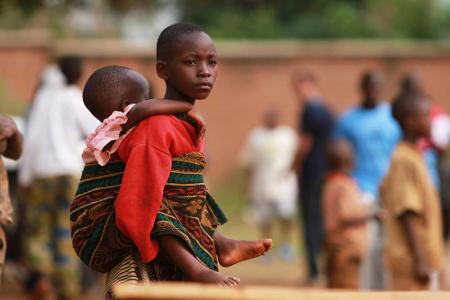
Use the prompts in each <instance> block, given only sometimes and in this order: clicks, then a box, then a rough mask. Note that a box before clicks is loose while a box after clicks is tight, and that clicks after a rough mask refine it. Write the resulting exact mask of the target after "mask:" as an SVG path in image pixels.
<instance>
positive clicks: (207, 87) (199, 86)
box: [195, 83, 212, 90]
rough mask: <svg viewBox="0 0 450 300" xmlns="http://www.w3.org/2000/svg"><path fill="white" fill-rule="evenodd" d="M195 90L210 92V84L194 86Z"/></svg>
mask: <svg viewBox="0 0 450 300" xmlns="http://www.w3.org/2000/svg"><path fill="white" fill-rule="evenodd" d="M195 87H196V88H198V89H201V90H210V89H212V84H210V83H199V84H196V85H195Z"/></svg>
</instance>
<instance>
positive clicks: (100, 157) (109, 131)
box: [82, 104, 135, 166]
mask: <svg viewBox="0 0 450 300" xmlns="http://www.w3.org/2000/svg"><path fill="white" fill-rule="evenodd" d="M134 105H135V104H130V105H128V106H127V107H126V108H125V110H124V111H123V112H121V111H115V112H113V113H112V114H111V116H109V117H108V118H106V119H105V120H103V122H102V124H100V125H99V126H98V127H97V128H96V129H95V131H94V132H93V133H91V134H90V135H89V136H88V138H87V139H86V148H85V149H84V150H83V154H82V158H83V161H84V163H92V162H94V161H97V163H98V164H99V165H101V166H104V165H106V163H107V162H108V161H109V159H110V158H111V155H112V154H113V153H114V152H116V151H117V149H118V148H119V146H120V143H121V142H122V140H123V139H124V138H125V137H126V136H127V135H128V134H129V133H130V132H131V131H132V129H133V128H131V129H130V130H128V131H127V132H126V133H125V134H123V135H122V136H121V135H120V132H121V131H122V125H123V124H125V123H126V122H127V121H128V118H127V113H128V112H129V111H130V110H131V108H133V106H134ZM112 141H114V143H113V144H112V146H111V147H110V148H109V149H104V148H105V147H106V145H108V144H109V143H110V142H112Z"/></svg>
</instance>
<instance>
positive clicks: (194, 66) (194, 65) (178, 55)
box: [158, 32, 218, 102]
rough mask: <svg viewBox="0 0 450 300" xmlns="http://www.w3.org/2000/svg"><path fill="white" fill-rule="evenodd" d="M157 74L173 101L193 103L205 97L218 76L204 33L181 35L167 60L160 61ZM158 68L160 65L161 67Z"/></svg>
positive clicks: (210, 42) (210, 48)
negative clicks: (163, 81)
mask: <svg viewBox="0 0 450 300" xmlns="http://www.w3.org/2000/svg"><path fill="white" fill-rule="evenodd" d="M159 63H160V64H163V65H162V68H161V67H159V68H158V75H159V76H160V77H161V78H163V79H164V80H165V81H166V84H167V89H168V92H170V94H171V96H172V97H175V98H178V99H175V100H183V101H189V102H192V101H194V100H201V99H205V98H207V97H208V95H209V93H210V92H211V90H212V88H213V86H214V82H215V81H216V78H217V74H218V66H217V54H216V48H215V47H214V43H213V41H212V40H211V38H210V37H209V36H208V35H207V34H206V33H204V32H195V33H191V34H189V35H186V36H184V37H183V38H182V39H181V41H180V43H178V45H177V46H176V47H175V48H174V49H173V51H172V54H171V57H170V60H169V61H167V62H159ZM160 66H161V65H160Z"/></svg>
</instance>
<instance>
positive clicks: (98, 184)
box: [70, 66, 192, 273]
mask: <svg viewBox="0 0 450 300" xmlns="http://www.w3.org/2000/svg"><path fill="white" fill-rule="evenodd" d="M150 94H151V90H150V85H149V83H148V81H147V80H146V79H145V78H144V77H143V76H142V75H141V74H139V73H138V72H136V71H134V70H132V69H129V68H127V67H122V66H107V67H103V68H101V69H98V70H97V71H95V72H94V73H93V74H92V75H91V77H90V78H89V80H88V81H87V83H86V85H85V88H84V91H83V100H84V103H85V105H86V107H87V108H88V109H89V111H90V112H91V113H92V114H93V115H94V116H95V117H96V118H97V119H98V120H100V121H102V124H101V125H100V126H99V127H98V128H97V129H96V131H95V132H94V133H92V134H91V135H90V136H89V137H88V138H87V141H86V148H85V150H84V152H83V160H84V162H85V163H86V165H85V168H84V170H83V174H82V176H81V180H80V183H79V186H78V190H77V193H76V197H75V199H74V201H73V202H72V205H71V208H70V220H71V230H72V243H73V247H74V249H75V251H76V253H77V254H78V256H79V257H80V258H81V260H82V261H83V262H84V263H85V264H86V265H88V266H89V267H90V268H91V269H93V270H95V271H99V272H102V273H105V272H108V271H109V270H110V269H111V268H112V267H114V266H115V265H116V264H117V263H118V262H119V261H120V260H121V259H122V258H123V257H124V256H126V255H127V254H128V253H130V251H131V249H133V248H134V245H133V243H132V242H131V240H129V239H128V238H126V237H125V236H124V235H123V234H122V233H121V232H120V231H119V230H118V229H117V227H116V223H115V212H114V200H115V199H116V197H117V194H118V192H119V189H120V183H121V181H122V175H123V171H124V169H125V164H124V163H123V162H122V161H121V160H119V158H118V157H117V155H116V151H117V149H118V147H119V145H120V142H121V141H122V140H123V139H124V138H125V137H126V135H127V134H128V133H129V132H130V131H131V129H132V128H133V127H134V126H136V125H137V124H138V123H139V122H140V121H141V120H143V119H145V118H147V117H150V116H152V115H156V114H172V113H183V112H187V111H189V110H190V109H191V108H192V105H190V104H188V103H184V102H180V101H171V100H148V99H149V98H150Z"/></svg>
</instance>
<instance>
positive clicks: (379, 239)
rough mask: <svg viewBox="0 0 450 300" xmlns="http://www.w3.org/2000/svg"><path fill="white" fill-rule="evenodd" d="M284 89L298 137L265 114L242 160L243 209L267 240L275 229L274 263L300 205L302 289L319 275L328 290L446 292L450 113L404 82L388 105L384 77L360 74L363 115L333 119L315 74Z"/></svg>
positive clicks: (286, 246) (288, 254)
mask: <svg viewBox="0 0 450 300" xmlns="http://www.w3.org/2000/svg"><path fill="white" fill-rule="evenodd" d="M292 86H293V89H294V91H295V94H296V96H297V98H298V100H299V102H298V103H299V106H300V115H299V116H298V120H299V123H298V128H296V130H295V129H293V128H290V127H288V126H286V125H284V124H282V123H281V119H280V117H279V115H278V113H277V110H276V108H274V107H271V108H269V109H268V111H267V113H266V114H265V115H264V117H263V120H262V123H261V125H260V126H258V127H257V128H255V129H254V130H253V131H252V132H251V133H250V135H249V137H248V141H247V144H246V146H245V147H244V151H243V152H244V155H243V158H244V159H243V161H244V166H245V167H246V170H247V179H248V180H247V182H248V194H249V200H250V210H251V213H252V215H253V217H254V220H255V221H256V222H257V223H258V224H259V225H260V228H261V234H262V235H263V236H270V235H271V232H270V230H271V227H272V225H273V224H274V222H275V221H279V222H280V224H281V228H282V232H283V234H282V235H281V239H282V242H281V245H282V246H281V247H280V250H279V251H280V253H279V254H280V257H281V258H282V259H284V260H287V261H289V260H292V258H293V253H294V251H293V245H292V242H291V239H292V236H291V235H290V233H291V228H292V218H293V217H294V208H295V207H296V205H297V206H298V211H299V212H300V213H299V220H300V221H301V227H302V228H303V235H302V236H303V238H304V241H303V242H302V243H303V245H304V247H305V250H306V265H307V276H308V279H307V283H308V284H312V285H314V284H316V283H317V282H318V281H319V278H320V277H321V276H320V275H321V274H322V273H323V274H324V275H325V276H326V279H327V286H328V287H329V288H346V289H359V288H361V289H371V290H383V289H393V290H428V289H439V288H444V287H443V285H442V283H443V282H444V281H445V280H444V278H445V268H444V263H443V260H444V245H445V242H446V241H448V237H449V220H450V211H449V205H450V194H449V190H448V189H449V174H450V169H449V159H450V149H449V141H450V117H449V115H448V113H447V112H445V111H444V110H443V108H441V107H440V106H439V105H438V104H437V103H436V102H435V101H434V99H432V97H430V96H429V95H428V94H427V91H426V90H425V89H424V87H423V85H422V82H421V81H420V78H419V77H418V75H416V74H406V75H405V76H404V77H403V79H402V80H401V82H400V83H399V87H398V94H397V95H396V96H395V98H394V99H392V101H387V100H385V99H383V98H382V92H383V74H382V73H380V72H378V71H368V72H366V73H364V74H363V75H362V76H361V79H360V82H359V91H360V99H361V100H360V103H359V105H357V106H356V107H353V108H351V109H350V110H348V111H347V112H345V113H344V114H342V115H341V116H339V117H337V116H334V115H333V113H332V112H331V111H330V110H329V108H328V107H327V101H326V99H324V97H323V96H322V95H321V92H320V89H319V85H318V83H317V79H316V78H315V76H314V74H313V73H311V72H309V71H307V70H300V71H298V72H296V73H295V74H293V77H292ZM295 132H297V133H298V134H295ZM296 176H297V178H298V180H295V177H296ZM322 252H324V253H325V257H326V259H325V263H324V264H323V265H324V267H323V268H321V267H319V266H320V265H322V264H319V257H321V253H322ZM322 269H323V270H324V271H323V272H322Z"/></svg>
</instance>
